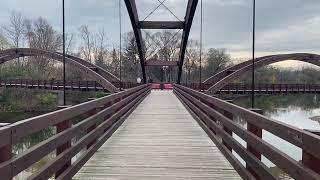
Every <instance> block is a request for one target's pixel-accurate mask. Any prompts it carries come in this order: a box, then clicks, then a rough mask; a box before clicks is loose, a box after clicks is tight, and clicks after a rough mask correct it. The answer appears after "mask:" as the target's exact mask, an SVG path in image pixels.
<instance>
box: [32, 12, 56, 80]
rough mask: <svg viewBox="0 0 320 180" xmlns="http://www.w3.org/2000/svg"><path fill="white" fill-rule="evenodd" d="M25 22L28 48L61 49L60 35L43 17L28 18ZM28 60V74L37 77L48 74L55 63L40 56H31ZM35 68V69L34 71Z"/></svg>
mask: <svg viewBox="0 0 320 180" xmlns="http://www.w3.org/2000/svg"><path fill="white" fill-rule="evenodd" d="M26 22H28V23H26V37H27V40H28V44H29V47H30V48H35V49H43V50H49V51H61V49H62V35H61V34H60V33H58V32H57V31H55V30H54V29H53V27H52V26H51V25H50V24H49V23H48V22H47V21H46V20H45V19H43V18H41V17H40V18H38V19H37V20H35V21H33V22H32V21H30V20H27V21H26ZM30 60H31V61H29V65H30V66H31V67H30V68H29V69H30V71H31V72H30V74H33V75H35V76H38V77H41V76H50V74H51V73H52V71H53V69H54V66H55V64H56V63H55V62H54V61H53V60H52V59H49V58H45V57H42V56H39V57H33V58H30ZM31 69H32V70H31ZM35 69H36V70H37V71H34V70H35ZM37 73H38V74H37Z"/></svg>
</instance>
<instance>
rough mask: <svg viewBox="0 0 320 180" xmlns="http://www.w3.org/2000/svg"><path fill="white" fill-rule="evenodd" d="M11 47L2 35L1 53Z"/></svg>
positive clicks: (0, 42)
mask: <svg viewBox="0 0 320 180" xmlns="http://www.w3.org/2000/svg"><path fill="white" fill-rule="evenodd" d="M9 47H10V44H9V42H8V41H7V39H6V38H5V37H4V36H3V35H2V34H0V51H1V50H4V49H7V48H9Z"/></svg>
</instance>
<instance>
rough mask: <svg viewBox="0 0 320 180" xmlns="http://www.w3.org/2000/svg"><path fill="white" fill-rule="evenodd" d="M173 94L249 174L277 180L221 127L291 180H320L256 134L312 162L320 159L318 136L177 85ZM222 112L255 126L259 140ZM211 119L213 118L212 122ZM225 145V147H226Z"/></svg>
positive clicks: (319, 139)
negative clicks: (303, 153) (266, 133)
mask: <svg viewBox="0 0 320 180" xmlns="http://www.w3.org/2000/svg"><path fill="white" fill-rule="evenodd" d="M174 91H175V93H176V94H177V95H178V96H179V97H180V98H181V99H182V101H183V102H184V103H186V104H187V106H188V107H189V108H190V109H191V110H192V111H193V112H194V113H195V114H196V115H197V116H198V117H199V119H200V120H201V121H203V123H204V124H205V125H206V126H207V127H208V128H207V130H208V129H209V130H210V133H211V134H212V135H214V133H213V130H214V132H215V133H216V134H217V135H218V136H219V137H220V138H222V140H223V141H224V142H225V143H222V142H218V143H220V145H221V146H223V147H225V148H227V146H229V147H231V148H232V150H234V151H235V152H237V154H239V155H240V157H241V158H242V159H243V160H245V161H246V163H247V164H248V165H249V166H251V167H254V168H252V170H253V171H254V173H256V175H258V177H259V178H260V179H276V177H275V175H274V174H273V173H272V172H270V170H269V169H268V168H266V167H265V165H263V163H262V162H261V161H260V159H259V158H260V157H258V158H257V156H256V155H257V154H254V153H252V152H250V150H247V149H243V146H242V145H240V144H239V143H238V142H237V141H236V140H235V139H233V138H232V136H230V134H229V133H227V132H226V131H225V130H223V127H226V128H227V129H228V130H230V131H232V132H233V133H235V134H237V135H238V136H239V137H240V138H242V139H243V140H244V141H246V142H247V144H248V145H250V146H252V147H254V150H256V151H258V152H259V154H260V153H261V154H262V155H264V156H265V157H267V158H268V159H269V160H270V161H271V162H273V163H274V164H276V165H277V166H278V167H279V168H281V169H282V170H283V171H284V172H286V173H287V174H289V175H290V176H291V177H293V178H295V179H319V178H320V175H319V174H318V173H317V172H315V171H313V170H311V169H309V168H308V167H306V166H304V165H302V164H301V163H300V162H297V161H295V160H294V159H293V158H292V157H290V156H288V155H286V154H285V153H283V152H281V151H280V150H278V149H277V148H275V147H274V146H273V145H272V144H269V143H267V142H266V141H264V140H263V139H261V138H260V137H259V136H260V135H259V132H261V131H260V129H264V130H266V131H269V132H271V133H273V134H274V135H276V136H278V137H280V138H282V139H284V140H286V141H288V142H290V143H292V144H295V145H296V146H298V147H300V148H301V149H302V150H303V151H306V152H308V153H310V154H312V155H313V156H314V157H315V158H319V157H320V154H319V151H318V150H317V149H319V148H320V147H319V146H320V136H317V135H314V134H312V133H310V132H307V131H305V130H302V129H298V128H295V127H293V126H291V125H288V124H284V123H281V122H279V121H276V120H273V119H270V118H268V117H265V116H263V115H260V114H258V113H255V112H251V111H249V110H247V109H244V108H241V107H239V106H236V105H233V104H230V103H228V102H225V101H222V100H220V99H217V98H214V97H210V96H208V95H206V94H204V93H200V92H198V91H195V90H192V89H189V88H186V87H183V86H180V85H175V86H174ZM204 102H206V103H204ZM207 104H212V105H214V107H217V108H219V110H217V109H214V108H212V107H210V106H208V105H207ZM221 109H222V110H225V111H228V112H230V113H232V114H233V115H234V116H239V117H240V118H242V119H244V120H246V121H247V123H250V124H252V125H254V126H255V128H257V129H259V130H258V133H257V134H258V136H256V135H255V134H254V133H252V132H253V129H251V130H252V132H249V131H250V127H249V130H248V129H246V128H244V127H242V126H241V125H239V124H237V123H235V122H234V121H232V119H230V118H228V117H227V116H226V115H224V114H222V113H220V112H219V111H221ZM211 117H214V119H213V118H211ZM216 121H217V122H219V124H222V126H223V127H221V126H219V124H217V123H216ZM209 130H208V131H209ZM224 144H226V145H227V146H226V145H224ZM232 164H233V163H232ZM234 165H235V168H236V167H238V169H239V164H237V163H235V164H234ZM236 169H237V168H236ZM240 170H241V172H239V174H247V173H249V174H251V175H253V173H251V172H250V171H247V170H243V168H242V169H241V168H240ZM244 172H246V173H244ZM267 177H268V178H267ZM243 178H245V177H244V176H243ZM247 178H248V177H247Z"/></svg>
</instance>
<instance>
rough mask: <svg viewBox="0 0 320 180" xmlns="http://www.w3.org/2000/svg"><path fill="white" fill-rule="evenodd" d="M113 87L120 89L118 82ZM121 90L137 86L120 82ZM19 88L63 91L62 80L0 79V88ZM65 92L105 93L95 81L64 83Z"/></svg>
mask: <svg viewBox="0 0 320 180" xmlns="http://www.w3.org/2000/svg"><path fill="white" fill-rule="evenodd" d="M111 83H112V84H113V85H114V86H115V87H117V88H118V87H120V82H111ZM121 84H122V86H121V87H122V88H123V89H130V88H133V87H136V86H138V85H139V84H137V83H133V82H121ZM1 86H3V87H20V88H38V89H49V90H59V89H63V81H62V80H32V79H0V87H1ZM66 89H67V90H81V91H82V90H83V91H89V90H91V91H92V90H94V91H107V89H105V88H104V87H103V86H102V85H101V84H99V83H98V82H96V81H66Z"/></svg>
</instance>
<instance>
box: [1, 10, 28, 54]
mask: <svg viewBox="0 0 320 180" xmlns="http://www.w3.org/2000/svg"><path fill="white" fill-rule="evenodd" d="M24 28H25V24H24V18H23V17H22V14H21V13H20V12H15V11H13V12H11V15H10V23H9V24H8V25H3V26H2V29H3V32H4V33H5V36H6V37H7V38H8V39H9V40H10V41H11V43H12V44H14V46H15V47H17V48H18V47H20V42H21V41H22V38H23V34H24Z"/></svg>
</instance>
